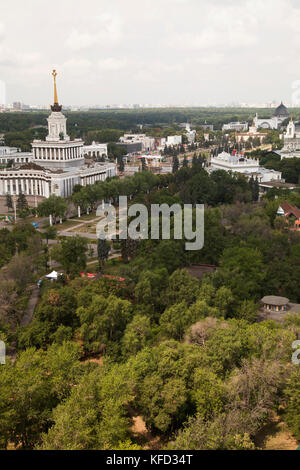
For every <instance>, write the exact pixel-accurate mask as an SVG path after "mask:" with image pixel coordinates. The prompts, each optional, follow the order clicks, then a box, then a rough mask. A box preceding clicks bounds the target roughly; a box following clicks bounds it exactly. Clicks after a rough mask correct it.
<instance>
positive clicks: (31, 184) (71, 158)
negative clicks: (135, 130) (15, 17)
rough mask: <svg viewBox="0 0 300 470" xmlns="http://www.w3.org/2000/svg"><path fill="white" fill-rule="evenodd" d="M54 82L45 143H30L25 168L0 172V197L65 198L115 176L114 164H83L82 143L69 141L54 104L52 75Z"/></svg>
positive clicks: (62, 120) (55, 98)
mask: <svg viewBox="0 0 300 470" xmlns="http://www.w3.org/2000/svg"><path fill="white" fill-rule="evenodd" d="M52 75H53V78H54V104H53V106H51V111H52V112H51V114H50V116H49V117H48V119H47V120H48V135H47V137H46V140H44V141H42V140H34V141H33V143H32V154H31V155H30V157H29V158H28V160H27V162H26V163H25V164H23V165H22V164H21V165H19V166H15V167H14V168H6V169H2V170H0V195H2V196H3V195H6V194H10V195H18V194H20V192H22V193H23V194H25V195H35V196H42V197H46V198H47V197H49V196H50V195H51V194H55V195H57V196H62V197H67V196H70V195H71V194H72V191H73V187H74V186H75V185H76V184H80V185H81V186H86V185H88V184H94V183H96V182H97V181H104V180H105V179H106V178H107V177H111V176H115V174H116V165H115V164H114V163H98V162H96V163H93V164H90V163H89V165H86V164H85V159H84V156H83V141H82V140H81V139H74V140H70V137H69V136H68V134H67V125H66V122H67V118H66V117H65V116H64V115H63V114H62V112H61V109H62V106H61V105H59V104H58V98H57V89H56V75H57V74H56V71H55V70H54V71H53V73H52Z"/></svg>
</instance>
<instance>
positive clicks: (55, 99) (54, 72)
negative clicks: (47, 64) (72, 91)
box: [52, 70, 58, 104]
mask: <svg viewBox="0 0 300 470" xmlns="http://www.w3.org/2000/svg"><path fill="white" fill-rule="evenodd" d="M52 76H53V79H54V104H58V99H57V89H56V76H57V72H56V70H53V72H52Z"/></svg>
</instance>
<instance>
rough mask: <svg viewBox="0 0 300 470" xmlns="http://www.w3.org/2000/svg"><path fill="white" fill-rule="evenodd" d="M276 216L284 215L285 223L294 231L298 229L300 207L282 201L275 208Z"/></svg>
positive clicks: (299, 229) (299, 227)
mask: <svg viewBox="0 0 300 470" xmlns="http://www.w3.org/2000/svg"><path fill="white" fill-rule="evenodd" d="M277 217H284V218H285V220H286V222H287V225H288V226H289V227H290V228H291V229H294V230H296V231H300V209H298V207H296V206H292V204H290V203H289V202H287V201H283V202H282V203H281V204H280V206H279V207H278V209H277Z"/></svg>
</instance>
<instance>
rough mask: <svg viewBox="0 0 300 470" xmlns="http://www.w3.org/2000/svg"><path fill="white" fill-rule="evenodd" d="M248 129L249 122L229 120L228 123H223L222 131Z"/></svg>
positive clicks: (243, 130)
mask: <svg viewBox="0 0 300 470" xmlns="http://www.w3.org/2000/svg"><path fill="white" fill-rule="evenodd" d="M247 130H248V122H239V121H237V122H229V123H228V124H223V127H222V131H237V132H245V131H247Z"/></svg>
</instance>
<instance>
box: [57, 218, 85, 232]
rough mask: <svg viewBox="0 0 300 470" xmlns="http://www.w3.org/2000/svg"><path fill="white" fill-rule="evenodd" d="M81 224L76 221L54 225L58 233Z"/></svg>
mask: <svg viewBox="0 0 300 470" xmlns="http://www.w3.org/2000/svg"><path fill="white" fill-rule="evenodd" d="M79 223H80V222H75V221H74V220H70V219H69V220H65V221H64V222H63V223H62V224H60V223H58V224H56V225H54V227H55V228H56V229H57V231H58V232H60V231H61V230H66V229H67V228H71V227H75V225H78V224H79Z"/></svg>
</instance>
